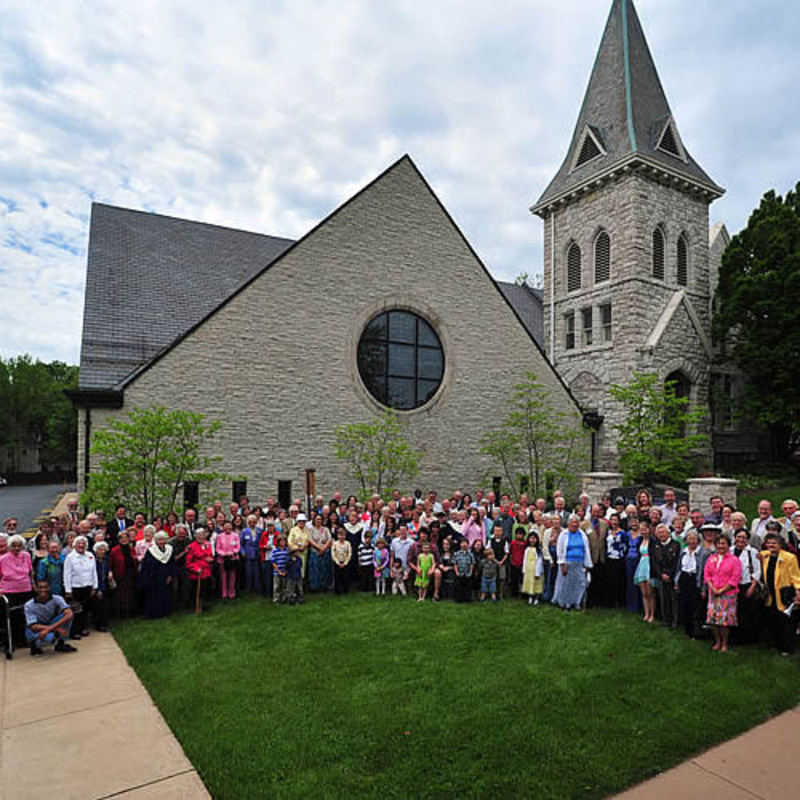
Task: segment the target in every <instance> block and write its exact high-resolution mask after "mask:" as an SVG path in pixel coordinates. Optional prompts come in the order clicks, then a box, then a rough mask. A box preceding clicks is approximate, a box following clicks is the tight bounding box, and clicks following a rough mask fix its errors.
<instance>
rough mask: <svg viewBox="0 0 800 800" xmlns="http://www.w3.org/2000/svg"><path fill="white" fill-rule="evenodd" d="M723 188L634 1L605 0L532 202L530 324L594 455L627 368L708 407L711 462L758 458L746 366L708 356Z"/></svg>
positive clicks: (722, 242) (608, 431) (604, 448)
mask: <svg viewBox="0 0 800 800" xmlns="http://www.w3.org/2000/svg"><path fill="white" fill-rule="evenodd" d="M723 193H724V189H722V188H721V187H720V186H719V185H717V183H716V182H715V181H714V180H712V178H711V177H709V175H708V174H707V173H706V172H705V171H704V170H703V168H702V167H701V166H700V165H699V164H698V163H697V162H696V161H695V160H694V159H693V158H692V156H691V155H690V153H689V150H688V149H687V146H686V144H685V143H684V140H683V138H682V137H681V134H680V130H679V128H678V123H677V120H676V119H675V117H674V116H673V113H672V110H671V108H670V106H669V103H668V102H667V98H666V95H665V93H664V90H663V88H662V85H661V81H660V79H659V76H658V72H657V71H656V67H655V63H654V61H653V57H652V55H651V53H650V49H649V47H648V45H647V41H646V39H645V36H644V32H643V30H642V26H641V23H640V22H639V18H638V15H637V13H636V9H635V8H634V5H633V2H632V0H614V3H613V5H612V8H611V13H610V15H609V18H608V22H607V24H606V28H605V32H604V33H603V37H602V40H601V43H600V48H599V51H598V53H597V57H596V60H595V63H594V67H593V69H592V73H591V77H590V79H589V85H588V88H587V90H586V94H585V96H584V98H583V103H582V105H581V108H580V112H579V114H578V121H577V124H576V126H575V131H574V133H573V136H572V140H571V142H570V145H569V148H568V150H567V155H566V158H565V159H564V163H563V164H562V165H561V168H560V169H559V170H558V172H557V173H556V175H555V177H554V178H553V180H552V181H551V182H550V184H549V185H548V186H547V188H546V189H545V190H544V192H543V193H542V195H541V197H540V198H539V199H538V200H537V201H536V203H535V204H534V205H533V207H532V208H531V211H532V212H533V213H534V214H536V215H538V216H539V217H541V219H542V220H543V222H544V285H543V291H542V292H541V293H539V294H537V295H536V298H537V299H538V300H539V302H540V303H541V314H540V315H539V316H540V318H541V320H542V323H541V333H540V334H539V335H540V336H541V339H542V341H543V343H544V347H545V349H546V352H547V355H548V359H549V360H550V363H551V364H553V365H554V366H555V368H556V370H557V371H558V373H559V374H560V375H561V376H562V377H563V379H564V380H565V382H566V383H567V385H568V386H569V387H570V389H571V391H572V393H573V395H574V396H575V398H576V399H577V400H578V402H579V403H580V405H581V407H582V409H583V411H584V413H588V414H589V419H590V420H591V421H592V422H593V424H594V425H595V426H597V425H598V424H599V429H598V431H597V440H596V444H595V462H596V465H597V466H600V467H603V468H613V467H615V465H616V455H617V452H616V442H615V435H614V425H615V424H616V423H619V422H620V421H621V420H622V417H623V415H624V411H623V409H622V408H620V407H619V406H618V405H617V404H616V403H615V402H614V401H613V399H612V398H611V397H610V396H609V394H608V391H607V386H608V385H609V384H611V383H616V384H625V383H627V382H628V381H629V380H630V378H631V375H632V373H633V372H634V371H639V372H649V373H653V372H654V373H656V374H658V375H659V376H660V378H661V379H662V380H664V381H671V382H674V384H675V387H676V392H677V393H678V394H679V395H681V396H685V397H688V398H689V400H690V402H691V403H692V405H693V406H695V407H700V408H705V409H708V412H709V413H708V423H707V426H706V428H707V432H708V433H710V434H711V435H712V436H711V441H712V448H713V453H709V454H708V455H709V461H710V460H711V457H712V456H713V459H714V462H715V466H716V467H717V468H725V467H726V466H727V465H729V464H730V463H731V462H735V461H736V460H739V459H742V458H752V457H754V456H755V455H756V452H757V447H758V437H757V434H755V433H753V432H749V433H748V432H746V431H743V430H741V429H737V424H736V420H735V419H734V415H733V414H732V413H731V407H732V403H733V401H734V398H735V396H736V394H737V392H740V391H741V386H742V381H741V377H740V376H739V374H738V373H737V371H736V370H735V369H733V368H731V367H725V366H712V359H713V357H714V355H715V352H714V345H713V342H712V339H711V315H712V307H713V300H714V294H715V291H716V287H717V282H718V275H719V267H720V263H721V259H722V253H723V252H724V250H725V247H726V246H727V244H728V241H729V236H728V233H727V230H726V229H725V227H724V225H716V226H714V227H713V228H709V207H710V205H711V204H712V203H713V202H714V200H716V199H717V198H718V197H720V196H721V195H722V194H723ZM717 360H718V359H717ZM601 419H602V423H601V422H600V421H601Z"/></svg>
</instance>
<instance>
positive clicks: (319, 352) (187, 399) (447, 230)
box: [92, 159, 588, 501]
mask: <svg viewBox="0 0 800 800" xmlns="http://www.w3.org/2000/svg"><path fill="white" fill-rule="evenodd" d="M392 308H402V309H407V310H411V311H414V312H415V313H417V314H420V315H421V316H423V317H424V318H425V319H426V320H427V321H428V322H430V324H431V325H432V326H433V328H434V329H435V330H436V332H437V334H438V335H439V337H440V339H441V342H442V346H443V348H444V353H445V373H444V380H443V384H442V386H441V388H440V389H439V391H438V393H437V394H436V395H435V397H434V398H433V399H432V400H431V401H430V402H429V403H428V404H427V405H426V406H424V407H422V408H420V409H417V410H415V411H410V412H401V416H402V418H403V419H404V420H406V422H407V423H408V434H409V438H410V440H411V442H412V444H413V446H415V447H417V448H419V449H420V450H422V451H423V453H424V458H423V460H422V464H421V473H420V475H419V476H418V477H417V478H416V479H415V480H414V481H413V484H412V485H411V486H408V487H403V488H407V489H413V488H415V487H420V488H423V489H436V490H438V491H440V492H450V491H452V490H454V489H456V488H462V489H470V490H472V489H474V488H475V487H477V486H479V485H481V484H482V482H483V477H484V474H485V473H486V472H487V470H488V469H489V467H490V462H489V460H488V459H487V457H486V456H484V455H482V454H481V453H480V446H481V442H480V440H481V436H482V435H483V434H484V433H485V432H486V431H487V430H489V429H491V428H492V427H493V426H496V425H498V424H499V422H500V420H501V419H502V417H503V416H504V414H505V413H506V409H507V403H508V398H509V395H510V392H511V387H512V386H513V384H514V383H515V382H517V381H518V380H520V379H522V378H523V377H524V375H525V373H526V372H527V371H528V370H532V371H533V372H535V373H536V375H537V379H538V380H539V381H540V382H541V383H543V384H544V385H545V386H546V387H547V388H548V389H549V390H550V391H551V393H552V396H553V397H554V399H555V401H556V402H557V403H558V405H559V406H560V407H561V408H562V409H563V410H564V411H565V412H567V413H568V414H569V415H570V416H571V417H572V419H574V420H575V422H576V423H579V422H580V413H579V410H578V408H577V407H576V406H575V404H574V403H573V402H572V400H571V398H570V396H569V394H568V392H567V391H566V389H565V388H564V385H563V384H562V383H561V381H560V380H559V378H558V376H557V375H556V374H555V373H554V371H553V370H552V369H551V368H550V366H549V364H548V363H547V362H546V360H545V359H544V358H543V356H542V355H541V353H540V351H539V350H538V348H537V347H536V345H535V344H534V342H533V341H532V339H531V338H530V336H529V335H528V333H527V331H526V329H525V328H524V327H523V325H522V323H521V322H520V321H519V320H518V318H517V317H516V316H515V314H514V313H513V311H512V310H511V308H510V307H509V306H508V304H507V303H506V301H505V299H504V297H503V295H502V294H501V293H500V291H499V290H498V289H497V287H496V285H495V284H494V282H493V281H492V280H491V278H490V276H489V274H488V273H487V272H486V271H485V270H484V268H483V267H482V265H481V264H480V262H479V261H478V260H477V259H476V258H475V255H474V253H473V252H472V251H471V249H470V247H469V245H468V244H467V242H466V241H465V240H464V239H463V238H462V236H461V235H460V233H459V231H458V230H457V229H456V228H455V227H454V225H453V224H452V222H451V220H450V219H449V218H448V217H447V215H446V212H445V211H444V209H443V208H442V207H441V205H440V204H439V202H438V201H437V199H436V198H435V196H434V195H433V194H432V193H431V191H430V190H429V189H428V187H427V185H426V184H425V182H424V181H423V179H422V178H421V176H420V175H419V173H418V172H417V171H416V168H415V167H414V166H413V164H412V163H411V161H410V160H408V159H404V160H402V161H400V162H399V163H398V164H397V165H395V166H394V167H393V168H392V169H390V170H389V171H388V172H387V173H385V174H384V175H383V176H382V177H381V178H380V179H378V180H377V181H375V182H374V183H372V184H371V185H370V186H369V187H367V189H365V190H364V191H363V192H361V193H360V194H358V195H356V197H354V198H353V199H352V200H351V201H349V202H348V203H347V204H345V206H343V207H342V208H340V209H339V211H337V212H335V213H334V214H333V215H331V216H330V217H329V218H328V219H327V220H326V221H325V222H324V223H323V224H322V225H320V226H319V227H318V228H316V229H315V230H314V231H313V232H312V233H311V234H310V235H308V236H307V237H306V238H304V239H302V240H301V241H300V242H299V243H298V244H297V245H296V246H295V247H294V248H292V249H291V250H290V251H289V252H288V253H287V254H286V255H284V256H283V257H282V258H281V259H279V260H278V261H277V262H275V263H274V264H273V265H272V266H270V267H269V269H267V270H266V271H265V272H264V273H262V274H261V275H260V276H259V277H258V278H256V279H255V280H254V281H253V282H252V283H250V284H249V285H248V286H247V287H246V288H245V289H244V290H242V291H241V292H239V293H238V294H236V295H234V296H233V297H232V298H230V299H229V301H228V302H226V303H225V304H224V305H223V306H221V307H220V308H219V309H218V310H217V311H216V312H214V314H213V315H212V316H210V317H209V318H208V319H207V320H206V321H205V322H203V323H202V324H201V325H200V326H199V327H197V328H196V329H195V330H194V331H192V332H191V333H190V334H189V335H188V336H187V337H186V338H184V339H183V340H182V341H181V342H180V343H179V344H177V345H176V346H175V347H173V348H172V349H171V350H169V351H167V352H166V354H165V355H163V357H161V358H160V359H159V360H157V361H156V362H155V363H154V364H153V365H152V366H151V367H150V368H148V369H147V370H145V371H144V372H142V373H140V374H139V375H138V377H136V378H135V380H134V381H133V382H132V383H130V384H129V385H128V386H127V387H126V388H125V395H124V407H123V409H122V410H121V411H98V410H93V411H92V425H93V429H94V430H97V429H98V428H99V427H100V426H101V425H102V424H103V421H104V420H107V419H109V418H110V417H112V416H114V415H117V414H120V413H122V414H124V413H126V411H127V410H128V409H130V408H132V407H135V406H147V405H151V404H154V403H162V404H168V405H171V406H175V407H179V408H192V409H194V410H196V411H199V412H202V413H204V414H206V415H208V417H209V418H211V419H215V420H220V421H221V422H222V428H221V431H220V432H219V435H218V438H217V440H216V443H215V445H214V446H213V448H212V447H209V451H210V452H217V453H219V454H221V455H222V456H223V462H222V463H221V464H220V469H221V470H223V471H225V472H229V473H231V474H233V475H241V476H242V477H245V478H247V481H248V494H249V495H250V497H251V498H253V499H254V500H256V501H260V500H263V499H264V497H266V496H268V495H272V496H275V495H276V494H277V484H278V481H279V480H291V481H292V495H293V496H297V495H300V494H302V492H303V489H302V487H303V485H304V484H303V477H304V470H305V469H306V468H314V469H316V476H317V489H318V491H319V492H320V493H321V494H323V495H325V496H328V495H329V493H331V492H333V491H334V490H335V489H339V490H341V491H342V492H344V493H348V492H354V491H355V490H356V489H357V487H356V485H355V484H354V481H353V480H352V479H350V478H348V477H347V476H346V474H345V469H344V466H343V464H342V463H341V462H340V461H338V460H337V459H336V458H335V456H334V453H333V445H334V436H335V428H336V426H337V425H340V424H346V423H352V422H361V421H366V420H369V419H371V418H372V417H373V416H374V415H375V414H377V413H378V412H379V411H380V410H381V407H380V406H379V405H378V403H377V402H376V401H375V400H374V399H373V398H372V396H371V395H370V394H369V393H368V392H367V390H366V388H365V387H364V385H363V383H362V381H361V378H360V376H359V374H358V369H357V361H356V351H357V346H358V340H359V338H360V336H361V333H362V331H363V329H364V326H365V325H366V324H367V322H368V321H369V320H370V319H371V318H372V317H373V316H374V315H375V314H377V313H378V312H380V311H382V310H387V309H392ZM256 311H257V312H258V313H255V312H256ZM243 365H245V366H244V367H243ZM247 365H251V367H252V369H251V368H250V367H248V366H247ZM476 365H479V369H477V368H476ZM187 387H188V388H187ZM586 466H588V464H586V465H585V466H584V468H585V467H586ZM498 474H499V473H498ZM202 491H203V487H201V495H202Z"/></svg>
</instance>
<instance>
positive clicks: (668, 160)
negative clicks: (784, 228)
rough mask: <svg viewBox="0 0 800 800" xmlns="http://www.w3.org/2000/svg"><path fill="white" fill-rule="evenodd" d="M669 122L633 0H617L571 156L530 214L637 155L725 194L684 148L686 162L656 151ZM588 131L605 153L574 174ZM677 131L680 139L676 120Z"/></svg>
mask: <svg viewBox="0 0 800 800" xmlns="http://www.w3.org/2000/svg"><path fill="white" fill-rule="evenodd" d="M670 118H672V111H671V110H670V107H669V103H668V102H667V98H666V95H665V94H664V89H663V88H662V86H661V80H660V79H659V77H658V72H657V71H656V66H655V62H654V61H653V57H652V55H651V54H650V48H649V47H648V45H647V40H646V39H645V36H644V31H643V30H642V26H641V23H640V22H639V16H638V14H637V13H636V9H635V8H634V5H633V0H614V2H613V5H612V6H611V13H610V14H609V17H608V22H607V23H606V28H605V32H604V33H603V38H602V40H601V42H600V48H599V50H598V52H597V58H596V59H595V63H594V68H593V69H592V74H591V77H590V79H589V86H588V88H587V89H586V94H585V96H584V99H583V105H582V106H581V110H580V114H579V115H578V122H577V124H576V126H575V132H574V133H573V136H572V141H571V143H570V146H569V150H568V152H567V156H566V158H565V159H564V163H563V164H562V165H561V169H559V171H558V173H557V174H556V176H555V178H553V180H552V181H551V183H550V185H549V186H548V187H547V189H545V191H544V193H543V194H542V196H541V197H540V198H539V200H537V202H536V204H535V205H534V206H533V209H532V210H533V211H534V212H537V213H538V212H539V211H540V210H541V209H542V208H543V207H544V206H546V205H547V204H548V203H549V202H550V201H552V200H554V199H556V198H558V197H560V196H561V195H563V194H566V193H568V192H570V191H571V190H573V189H574V188H575V187H577V186H579V185H581V184H583V183H585V182H586V181H587V180H591V179H592V178H593V177H595V176H597V175H600V174H602V173H605V172H607V171H608V170H609V169H610V168H611V167H613V166H614V165H617V164H620V163H621V162H625V161H626V160H628V159H630V158H632V157H634V156H637V155H638V156H642V157H645V158H647V159H648V160H649V161H650V162H653V163H654V164H656V165H657V166H659V167H664V168H666V169H668V170H669V171H670V172H672V173H675V174H677V175H680V176H683V177H686V178H687V179H689V180H691V181H695V182H698V183H700V184H703V186H704V187H707V188H708V189H709V190H711V191H712V192H713V193H714V194H716V195H721V194H722V193H723V192H724V189H722V188H721V187H719V186H717V184H716V183H714V181H713V180H712V179H711V178H710V177H709V176H708V175H707V174H706V172H705V171H704V170H703V169H702V167H700V165H699V164H698V163H697V162H696V161H695V160H694V159H693V158H692V157H691V156H690V155H689V153H688V152H686V148H685V146H683V150H684V153H685V155H686V161H684V160H683V159H681V158H677V157H675V156H672V155H669V154H667V153H664V152H662V151H661V150H659V149H656V148H657V145H658V143H659V138H660V136H661V134H662V132H663V131H664V128H665V127H666V124H667V122H668V121H669V120H670ZM587 126H589V127H591V128H592V130H593V132H594V133H595V135H596V136H597V138H598V139H599V141H600V142H601V144H602V146H603V148H604V149H605V154H604V155H602V156H600V157H598V158H595V159H593V160H591V161H588V162H586V163H584V164H583V165H581V166H580V167H576V168H575V169H572V165H573V164H574V163H576V161H577V158H576V156H577V152H578V148H579V147H580V146H581V144H582V142H583V133H584V130H585V129H586V127H587ZM673 129H674V131H675V133H676V134H677V137H678V139H679V140H680V134H679V133H678V129H677V125H675V121H674V118H673ZM680 144H681V145H683V143H682V141H680Z"/></svg>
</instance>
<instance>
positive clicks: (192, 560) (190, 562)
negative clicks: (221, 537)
mask: <svg viewBox="0 0 800 800" xmlns="http://www.w3.org/2000/svg"><path fill="white" fill-rule="evenodd" d="M207 537H208V532H207V531H206V529H205V528H197V530H196V531H195V532H194V541H193V542H192V543H191V544H190V545H189V546H188V547H187V548H186V574H187V575H188V577H189V580H190V581H196V584H195V586H194V597H195V612H196V613H198V614H199V613H200V611H201V608H200V596H201V595H208V587H209V579H210V578H211V564H212V563H213V561H214V555H213V552H212V550H211V545H210V544H209V542H208V541H207Z"/></svg>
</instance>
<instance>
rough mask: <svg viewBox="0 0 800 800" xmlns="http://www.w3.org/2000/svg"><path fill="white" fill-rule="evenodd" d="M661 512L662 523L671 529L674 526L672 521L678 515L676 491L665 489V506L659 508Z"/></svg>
mask: <svg viewBox="0 0 800 800" xmlns="http://www.w3.org/2000/svg"><path fill="white" fill-rule="evenodd" d="M658 509H659V511H661V521H662V522H663V523H664V524H665V525H666V526H667V527H668V528H669V527H670V526H671V525H672V520H674V519H675V515H676V514H677V513H678V511H677V509H676V508H675V490H674V489H664V504H663V505H660V506H659V507H658Z"/></svg>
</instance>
